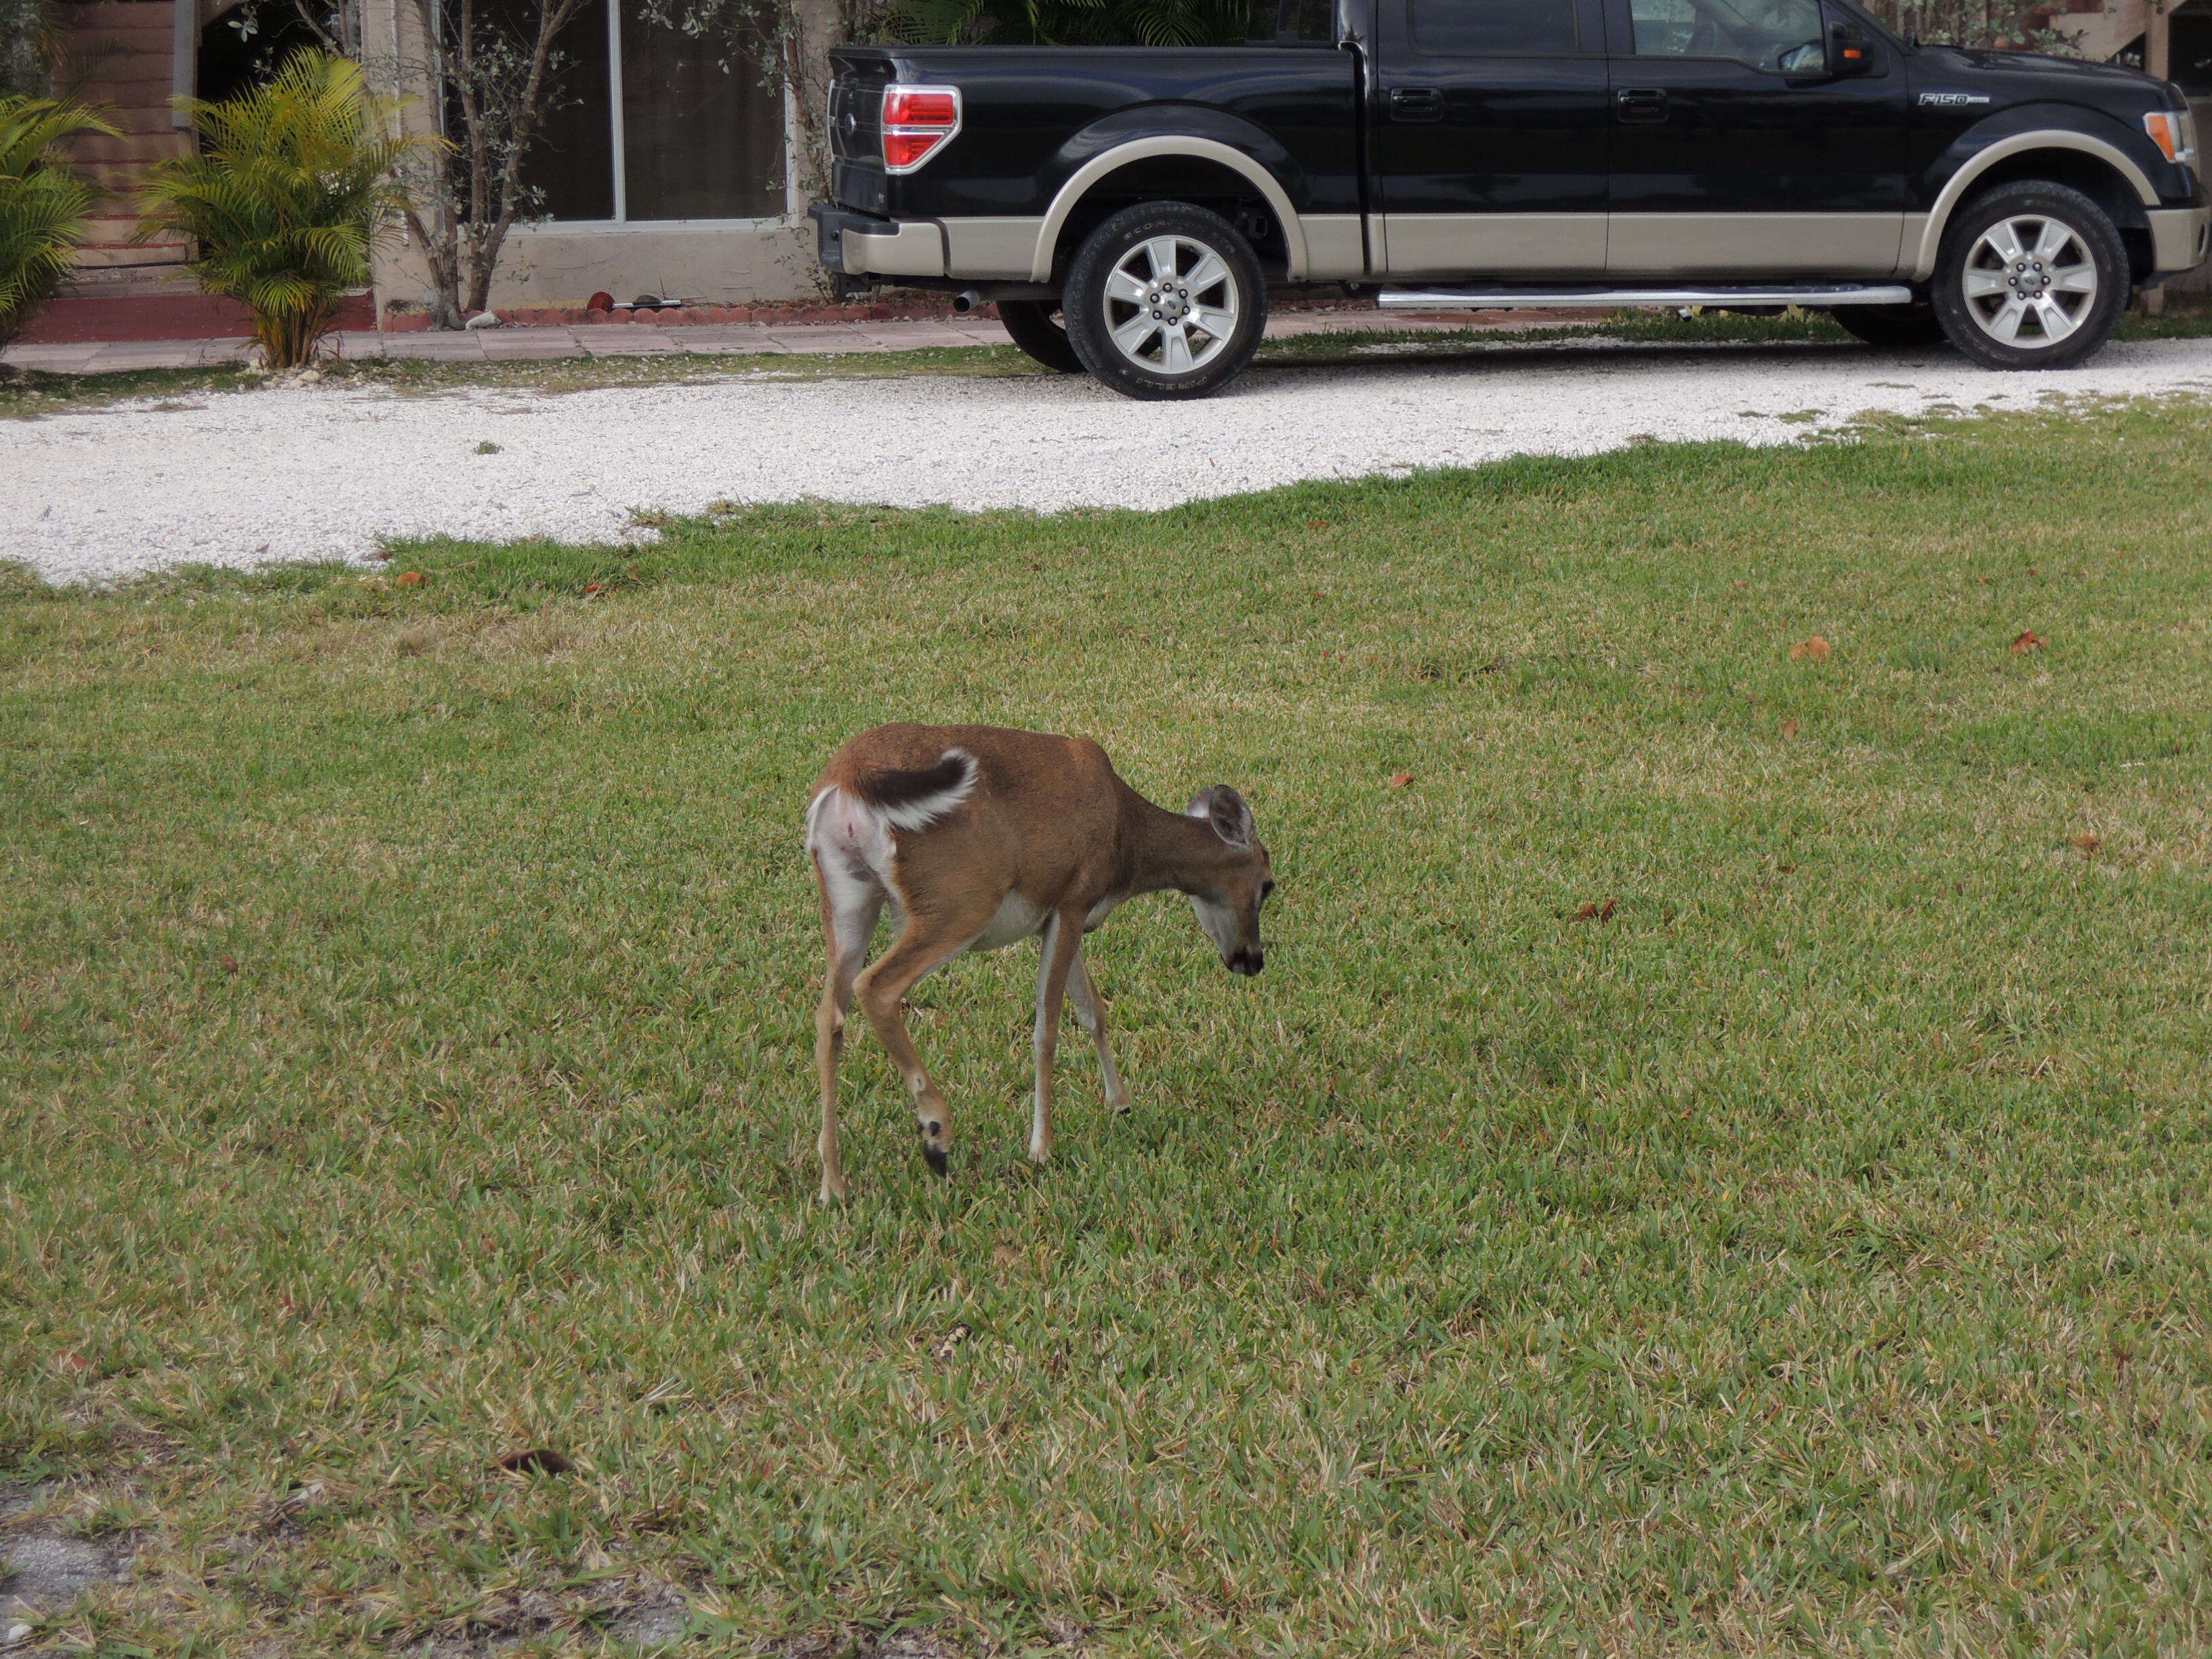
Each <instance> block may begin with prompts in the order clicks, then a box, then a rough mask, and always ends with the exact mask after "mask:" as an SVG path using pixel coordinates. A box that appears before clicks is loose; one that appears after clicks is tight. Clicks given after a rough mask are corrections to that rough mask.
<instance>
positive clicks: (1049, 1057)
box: [1030, 910, 1083, 1164]
mask: <svg viewBox="0 0 2212 1659" xmlns="http://www.w3.org/2000/svg"><path fill="white" fill-rule="evenodd" d="M1082 948H1083V917H1082V915H1081V913H1080V912H1076V913H1070V912H1068V911H1066V910H1063V911H1061V912H1060V914H1059V915H1056V916H1054V918H1053V919H1052V920H1051V921H1049V922H1048V923H1046V924H1045V930H1044V949H1043V951H1042V953H1041V954H1040V956H1039V957H1038V960H1037V1000H1036V1114H1035V1115H1034V1116H1033V1117H1032V1118H1031V1120H1030V1163H1032V1164H1042V1163H1043V1162H1044V1161H1045V1160H1046V1159H1047V1158H1050V1157H1051V1156H1052V1065H1053V1057H1054V1054H1055V1053H1056V1052H1057V1051H1058V1049H1059V1047H1060V997H1061V995H1062V994H1064V993H1065V992H1066V989H1067V979H1068V974H1069V972H1070V970H1071V969H1073V967H1074V966H1075V962H1076V952H1077V951H1079V950H1081V949H1082Z"/></svg>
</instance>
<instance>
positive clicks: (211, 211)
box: [137, 51, 434, 368]
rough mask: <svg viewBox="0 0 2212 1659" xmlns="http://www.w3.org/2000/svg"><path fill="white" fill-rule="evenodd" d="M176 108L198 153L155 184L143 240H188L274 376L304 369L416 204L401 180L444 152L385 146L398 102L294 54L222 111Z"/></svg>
mask: <svg viewBox="0 0 2212 1659" xmlns="http://www.w3.org/2000/svg"><path fill="white" fill-rule="evenodd" d="M176 105H177V107H178V108H179V110H180V111H182V112H183V113H184V115H185V118H186V119H187V120H189V121H190V122H191V125H192V127H193V129H194V130H195V131H197V132H198V134H199V135H200V141H201V149H200V153H199V154H198V155H189V156H184V157H180V158H179V159H177V160H174V161H164V162H161V164H159V165H158V166H156V167H155V168H154V169H153V170H152V172H151V173H149V175H148V178H147V182H146V185H145V188H144V189H143V191H141V192H140V194H139V198H138V209H139V212H140V214H141V219H140V222H139V226H138V229H137V237H138V238H139V240H147V239H149V238H151V237H154V236H156V235H159V234H161V233H163V232H164V231H170V232H180V233H182V234H184V235H185V236H188V237H190V238H191V240H192V243H193V246H194V255H193V258H192V260H191V270H192V273H193V275H194V276H197V278H198V279H199V283H200V285H201V287H203V288H204V289H207V290H208V291H209V292H210V293H213V294H224V295H229V296H230V297H232V298H233V299H235V300H237V301H239V302H240V304H242V305H244V306H245V307H246V308H247V309H249V310H250V311H252V313H254V317H255V332H256V334H257V336H258V337H259V339H260V341H261V343H262V346H263V349H264V351H265V352H266V353H267V354H268V357H269V362H270V367H271V368H289V367H290V366H291V365H292V364H294V363H296V362H302V361H304V360H305V359H306V358H307V357H308V356H312V355H313V351H314V348H315V343H316V341H317V340H318V339H319V338H320V337H321V336H322V335H323V334H324V333H326V332H327V331H329V327H330V321H331V318H332V317H334V316H335V315H336V314H337V304H338V299H339V296H340V295H342V294H343V292H344V291H345V290H346V289H349V288H357V287H359V286H360V285H361V284H362V283H365V282H367V281H368V274H369V255H370V253H371V252H372V251H373V250H374V247H375V246H376V244H377V242H378V241H379V240H380V238H381V237H383V236H385V235H386V234H389V232H390V229H391V227H392V222H393V220H394V218H395V217H396V216H397V215H398V213H399V212H400V210H402V209H404V207H405V205H406V195H405V192H404V190H403V188H402V187H401V185H399V183H398V178H397V173H396V170H397V169H398V167H399V165H400V163H401V162H402V161H404V160H405V159H406V157H407V156H408V155H409V154H410V152H411V151H413V150H415V149H418V148H421V147H422V145H424V144H425V143H429V142H434V141H428V140H423V139H419V138H407V137H398V138H395V137H389V136H387V133H388V131H389V130H390V127H391V125H392V122H391V118H392V115H393V114H394V113H395V112H396V109H397V104H396V102H395V101H394V100H385V99H375V98H372V97H370V96H369V95H368V89H367V86H366V83H365V82H364V80H363V78H362V70H361V66H360V65H359V64H356V63H352V62H350V61H349V60H348V59H346V58H338V57H334V56H332V55H331V54H330V53H328V52H315V51H302V52H295V53H293V54H292V55H291V56H290V57H289V58H286V59H285V61H284V63H283V66H282V67H281V68H280V69H278V70H277V71H276V74H275V75H274V76H271V77H270V79H269V80H268V81H267V82H265V83H264V84H263V85H261V86H258V87H255V88H252V89H251V90H249V91H246V92H244V93H241V94H239V95H238V96H237V97H235V98H231V99H227V100H224V101H223V102H222V103H219V104H211V103H206V102H204V101H202V100H199V99H197V98H179V99H178V100H176Z"/></svg>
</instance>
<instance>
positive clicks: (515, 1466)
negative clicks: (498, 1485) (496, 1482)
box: [499, 1446, 576, 1474]
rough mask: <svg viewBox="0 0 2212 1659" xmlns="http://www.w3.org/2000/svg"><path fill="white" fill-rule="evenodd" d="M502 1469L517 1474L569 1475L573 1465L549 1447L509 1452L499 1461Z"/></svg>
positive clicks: (573, 1468) (571, 1472)
mask: <svg viewBox="0 0 2212 1659" xmlns="http://www.w3.org/2000/svg"><path fill="white" fill-rule="evenodd" d="M499 1466H500V1468H503V1469H512V1470H513V1472H514V1473H515V1474H573V1473H574V1470H575V1468H576V1466H575V1464H574V1463H573V1462H570V1461H569V1460H568V1458H567V1457H566V1456H565V1455H562V1453H560V1452H556V1451H555V1450H554V1449H552V1448H551V1447H550V1446H532V1448H531V1449H529V1450H528V1451H518V1452H509V1453H507V1455H506V1456H504V1457H502V1458H501V1459H500V1460H499Z"/></svg>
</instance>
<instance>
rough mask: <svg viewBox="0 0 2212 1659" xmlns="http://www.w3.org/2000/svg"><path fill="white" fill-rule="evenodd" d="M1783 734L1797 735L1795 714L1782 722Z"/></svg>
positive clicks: (1786, 736)
mask: <svg viewBox="0 0 2212 1659" xmlns="http://www.w3.org/2000/svg"><path fill="white" fill-rule="evenodd" d="M1782 735H1783V736H1784V737H1785V738H1794V737H1796V735H1797V721H1796V718H1795V717H1794V716H1793V717H1792V718H1791V719H1789V720H1784V721H1783V722H1782Z"/></svg>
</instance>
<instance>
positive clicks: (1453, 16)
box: [1408, 0, 1577, 58]
mask: <svg viewBox="0 0 2212 1659" xmlns="http://www.w3.org/2000/svg"><path fill="white" fill-rule="evenodd" d="M1408 9H1409V13H1410V15H1411V17H1412V20H1413V50H1414V51H1415V52H1419V53H1421V54H1422V55H1423V56H1425V57H1429V58H1555V57H1560V56H1563V55H1565V54H1567V53H1571V52H1575V51H1577V41H1576V38H1575V36H1576V30H1575V0H1408Z"/></svg>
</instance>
